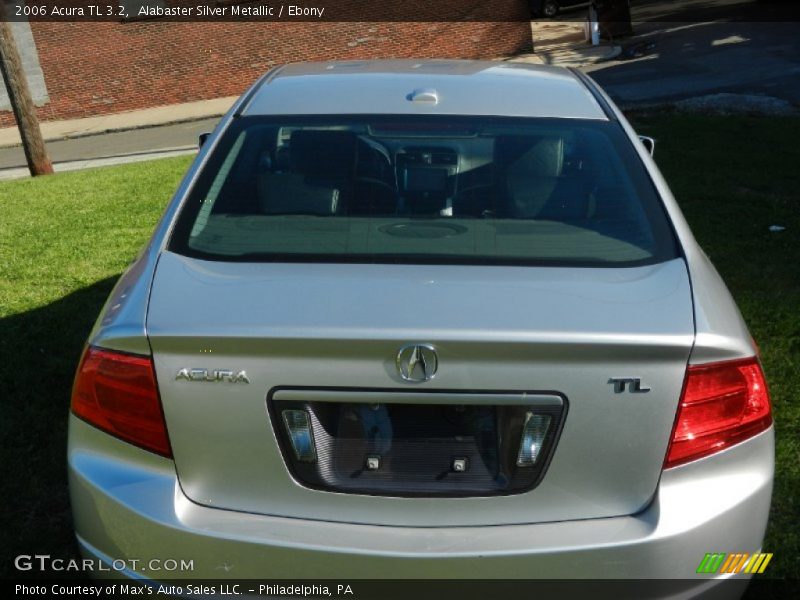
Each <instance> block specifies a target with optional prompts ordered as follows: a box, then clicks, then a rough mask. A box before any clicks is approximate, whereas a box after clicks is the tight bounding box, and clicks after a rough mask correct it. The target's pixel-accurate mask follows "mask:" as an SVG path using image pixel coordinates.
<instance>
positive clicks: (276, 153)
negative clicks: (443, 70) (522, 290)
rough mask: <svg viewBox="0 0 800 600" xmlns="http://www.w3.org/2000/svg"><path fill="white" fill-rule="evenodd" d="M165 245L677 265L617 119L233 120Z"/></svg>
mask: <svg viewBox="0 0 800 600" xmlns="http://www.w3.org/2000/svg"><path fill="white" fill-rule="evenodd" d="M170 250H172V251H174V252H177V253H180V254H184V255H188V256H193V257H198V258H203V259H209V260H229V261H308V262H322V261H328V262H405V263H466V264H536V265H539V264H559V265H576V266H595V265H609V266H627V265H642V264H651V263H654V262H661V261H663V260H667V259H669V258H673V257H674V256H675V255H676V248H675V243H674V239H673V236H672V233H671V229H670V227H669V225H668V223H667V219H666V216H665V214H664V211H663V207H662V206H661V203H660V200H659V199H658V197H657V195H656V193H655V190H654V188H653V185H652V183H651V182H650V179H649V178H648V176H647V173H646V172H645V170H644V167H643V165H642V164H641V161H640V159H639V157H638V156H637V155H636V153H635V151H634V149H633V147H632V146H631V143H630V141H629V140H628V139H627V137H626V136H625V135H624V133H623V131H622V129H621V127H620V126H619V124H617V123H613V122H604V121H587V120H577V119H507V118H454V117H430V116H426V117H407V116H402V117H391V116H381V117H376V116H362V117H289V118H281V119H274V118H263V117H240V118H237V119H234V121H233V122H232V123H231V125H230V127H229V128H228V129H227V131H226V132H225V134H224V136H223V138H222V139H221V140H220V141H219V143H218V144H217V146H216V148H214V150H213V152H212V155H211V156H210V157H209V159H208V161H207V164H206V165H205V167H204V168H203V170H202V172H201V173H200V175H199V177H198V179H197V181H196V183H195V185H194V186H193V188H192V190H191V191H190V193H189V197H188V198H187V200H186V202H185V203H184V206H183V208H182V210H181V214H180V215H179V218H178V222H177V225H176V228H175V231H174V233H173V235H172V238H171V241H170Z"/></svg>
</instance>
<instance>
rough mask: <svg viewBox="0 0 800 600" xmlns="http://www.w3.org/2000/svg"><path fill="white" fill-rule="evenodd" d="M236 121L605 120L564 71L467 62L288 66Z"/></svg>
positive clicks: (266, 81)
mask: <svg viewBox="0 0 800 600" xmlns="http://www.w3.org/2000/svg"><path fill="white" fill-rule="evenodd" d="M433 98H436V101H435V102H434V101H433ZM240 114H242V115H246V116H249V115H301V114H302V115H324V114H327V115H331V114H351V115H352V114H437V115H480V116H515V117H560V118H572V119H599V120H607V117H606V114H605V112H604V110H603V107H602V106H600V104H599V103H598V100H597V99H596V98H595V96H594V94H593V93H592V91H591V90H589V89H588V88H587V87H586V85H585V84H584V83H583V82H582V81H581V80H580V79H579V78H578V77H577V76H576V75H575V74H574V73H572V72H571V71H569V70H567V69H563V68H560V67H550V66H545V65H535V64H528V63H517V62H502V61H471V60H416V61H415V60H366V61H341V62H339V61H331V62H315V63H314V62H309V63H293V64H289V65H286V66H283V67H279V68H277V69H275V70H273V71H271V72H270V73H268V74H267V75H266V76H265V77H264V78H263V79H262V80H261V81H260V83H259V84H258V85H257V86H256V87H255V89H254V90H253V92H252V96H251V97H250V98H249V99H248V100H247V102H246V103H245V104H244V105H243V108H242V109H241V110H240Z"/></svg>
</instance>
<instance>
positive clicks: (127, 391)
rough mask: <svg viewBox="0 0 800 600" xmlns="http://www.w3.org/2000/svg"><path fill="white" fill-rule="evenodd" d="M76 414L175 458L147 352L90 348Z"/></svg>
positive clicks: (76, 388) (75, 391) (78, 382)
mask: <svg viewBox="0 0 800 600" xmlns="http://www.w3.org/2000/svg"><path fill="white" fill-rule="evenodd" d="M72 412H73V413H75V414H76V415H77V416H79V417H80V418H81V419H83V420H85V421H87V422H88V423H90V424H92V425H94V426H95V427H99V428H100V429H102V430H103V431H106V432H108V433H110V434H111V435H115V436H117V437H118V438H120V439H123V440H125V441H126V442H130V443H132V444H136V445H137V446H140V447H142V448H144V449H146V450H150V451H152V452H156V453H157V454H160V455H162V456H167V457H171V456H172V450H171V449H170V445H169V438H168V437H167V426H166V424H165V423H164V415H163V413H162V412H161V400H160V398H159V396H158V388H157V387H156V377H155V372H154V370H153V361H152V359H151V358H150V357H149V356H136V355H133V354H125V353H122V352H114V351H112V350H102V349H100V348H94V347H91V346H89V347H88V348H87V349H86V351H85V352H84V353H83V358H82V359H81V364H80V366H79V367H78V373H77V374H76V375H75V384H74V385H73V387H72Z"/></svg>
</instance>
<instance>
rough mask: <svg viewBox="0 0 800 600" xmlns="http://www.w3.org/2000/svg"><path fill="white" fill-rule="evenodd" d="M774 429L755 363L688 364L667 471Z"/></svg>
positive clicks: (755, 360)
mask: <svg viewBox="0 0 800 600" xmlns="http://www.w3.org/2000/svg"><path fill="white" fill-rule="evenodd" d="M771 424H772V410H771V408H770V402H769V392H768V391H767V384H766V381H764V373H763V371H762V370H761V366H760V365H759V363H758V359H757V358H755V357H753V358H747V359H744V360H733V361H726V362H720V363H713V364H709V365H696V366H693V365H690V366H689V368H688V369H687V370H686V381H685V382H684V384H683V394H682V395H681V402H680V405H679V406H678V417H677V420H676V422H675V429H674V431H673V432H672V441H671V442H670V446H669V450H668V452H667V459H666V461H665V463H664V468H669V467H674V466H677V465H681V464H683V463H687V462H689V461H692V460H696V459H698V458H701V457H703V456H708V455H709V454H713V453H714V452H718V451H720V450H722V449H723V448H727V447H728V446H731V445H733V444H736V443H738V442H741V441H743V440H745V439H747V438H749V437H752V436H754V435H755V434H757V433H760V432H761V431H764V430H765V429H767V428H768V427H769V426H770V425H771Z"/></svg>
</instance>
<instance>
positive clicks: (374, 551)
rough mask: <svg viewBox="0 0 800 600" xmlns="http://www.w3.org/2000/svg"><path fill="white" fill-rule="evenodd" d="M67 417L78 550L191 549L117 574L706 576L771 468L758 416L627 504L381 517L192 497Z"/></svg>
mask: <svg viewBox="0 0 800 600" xmlns="http://www.w3.org/2000/svg"><path fill="white" fill-rule="evenodd" d="M70 430H71V431H70V448H69V458H68V460H69V479H70V493H71V499H72V507H73V513H74V520H75V527H76V532H77V535H78V539H79V541H80V543H81V546H82V549H83V551H84V553H85V554H87V555H88V556H92V557H95V558H99V559H101V560H103V561H105V562H108V561H110V560H125V561H129V562H130V561H131V560H136V561H139V562H138V564H145V565H146V564H148V562H149V561H150V560H151V559H153V558H158V559H161V560H162V561H164V562H165V564H171V563H166V561H168V560H175V561H177V562H178V563H179V562H180V561H181V560H191V561H192V567H193V568H192V569H187V570H184V571H180V570H174V571H160V572H152V571H149V572H146V573H145V572H141V571H137V570H135V569H131V568H128V567H126V568H125V569H123V570H122V571H121V573H120V574H122V575H126V576H143V577H148V578H154V579H174V578H192V579H200V578H215V579H216V578H237V579H245V578H257V579H307V578H315V579H343V578H351V579H370V578H390V579H398V578H489V579H494V578H503V579H507V578H526V579H527V578H550V579H561V578H563V579H571V578H639V579H641V578H660V579H668V578H679V579H695V580H696V584H697V585H698V586H700V587H702V588H706V587H707V586H708V585H709V583H710V582H709V580H711V579H713V578H714V577H716V576H715V575H698V574H696V573H695V571H696V569H697V567H698V565H699V564H700V561H701V560H702V559H703V557H704V555H705V553H707V552H754V551H756V550H759V549H760V548H761V543H762V540H763V535H764V530H765V527H766V523H767V516H768V512H769V506H770V499H771V493H772V476H773V468H774V451H773V444H774V434H773V430H772V429H769V430H768V431H766V432H764V433H762V434H760V435H758V436H756V437H755V438H752V439H751V440H748V441H746V442H744V443H742V444H739V445H738V446H735V447H733V448H730V449H728V450H726V451H725V452H722V453H720V454H718V455H715V456H712V457H709V458H706V459H703V460H700V461H697V462H695V463H690V464H688V465H684V466H682V467H678V468H675V469H671V470H669V471H666V472H665V473H664V474H663V476H662V479H661V482H660V484H659V488H658V491H657V493H656V495H655V497H654V499H653V502H652V503H651V505H650V506H649V507H648V508H647V509H646V510H644V511H643V512H641V513H639V514H637V515H633V516H625V517H614V518H606V519H591V520H585V521H568V522H559V523H540V524H523V525H502V526H486V527H429V528H419V527H388V526H371V525H354V524H348V523H333V522H325V521H311V520H303V519H293V518H283V517H273V516H264V515H255V514H248V513H240V512H233V511H227V510H220V509H214V508H208V507H205V506H200V505H198V504H195V503H193V502H192V501H190V500H189V499H187V498H186V496H185V495H184V494H183V493H182V491H181V489H180V486H179V484H178V482H177V478H176V475H175V469H174V464H173V462H172V461H170V460H167V459H163V458H160V457H158V456H155V455H153V454H150V453H148V452H145V451H143V450H139V449H137V448H135V447H133V446H130V445H129V444H125V443H123V442H120V441H118V440H116V439H114V438H111V437H110V436H108V435H106V434H104V433H102V432H100V431H98V430H96V429H94V428H92V427H90V426H89V425H87V424H85V423H84V422H82V421H80V420H78V419H76V418H75V417H71V422H70ZM766 550H767V551H768V550H769V549H766ZM690 583H691V582H690ZM692 585H694V584H692ZM698 589H700V588H698Z"/></svg>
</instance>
